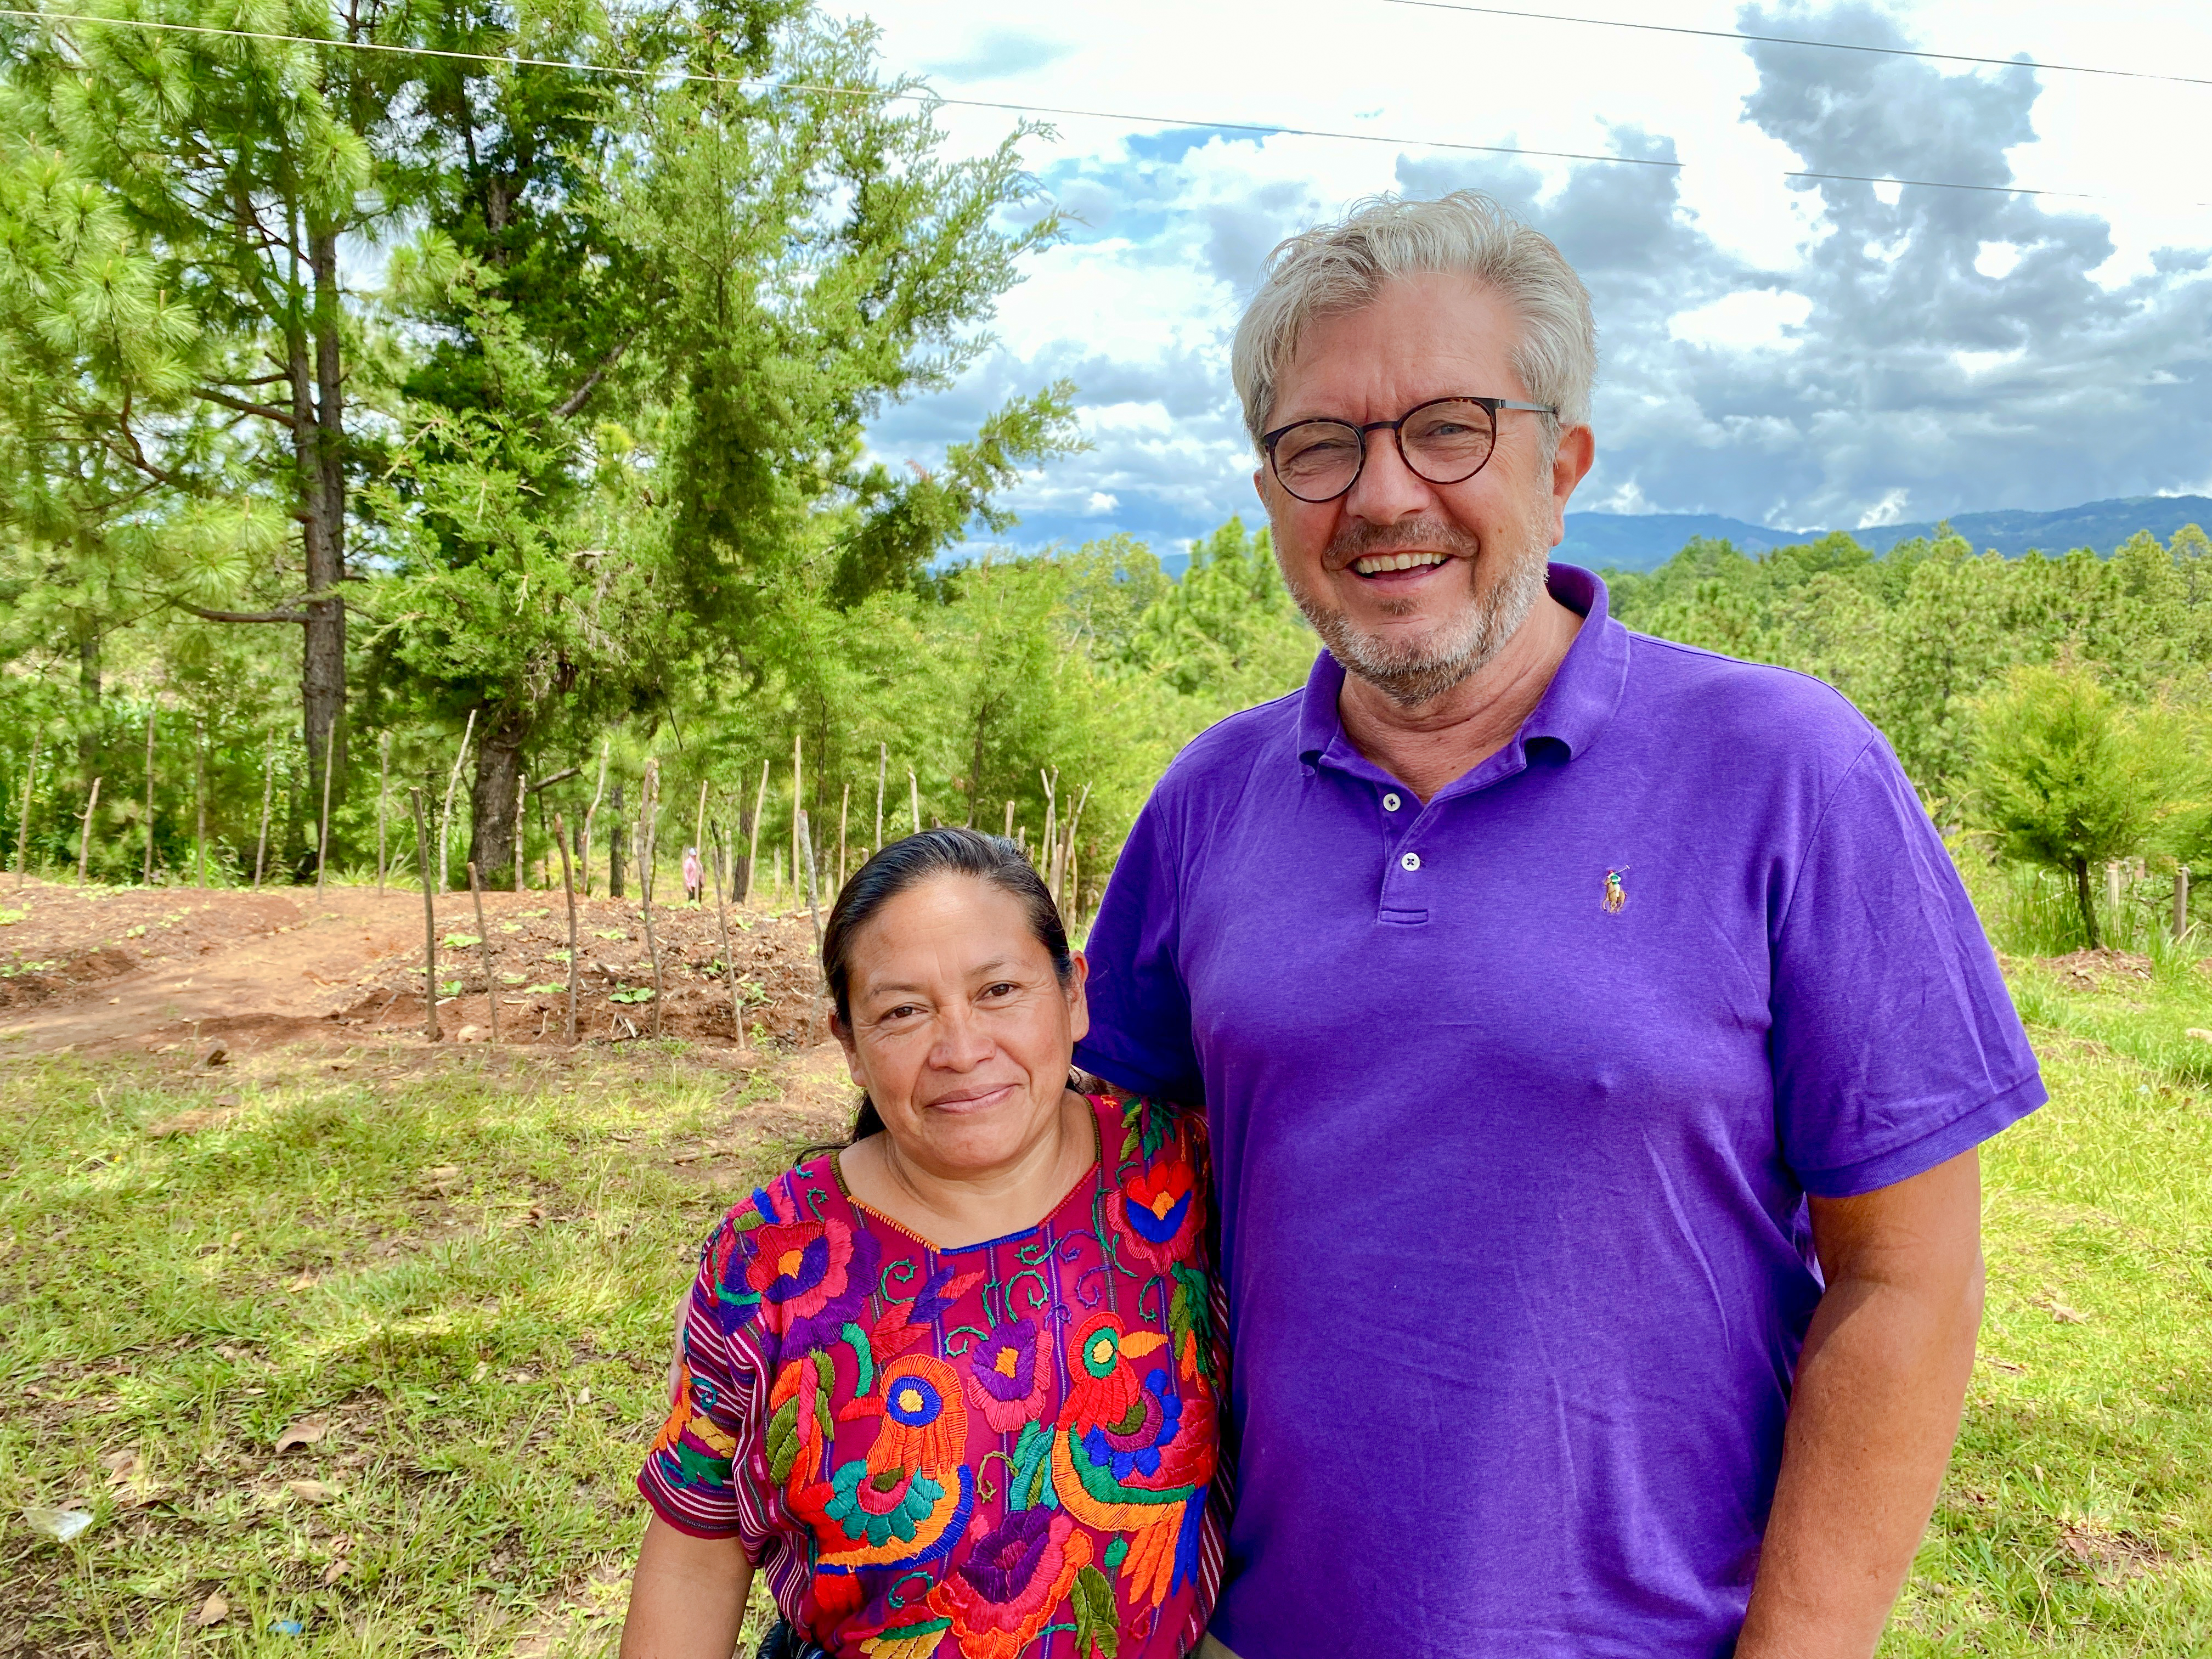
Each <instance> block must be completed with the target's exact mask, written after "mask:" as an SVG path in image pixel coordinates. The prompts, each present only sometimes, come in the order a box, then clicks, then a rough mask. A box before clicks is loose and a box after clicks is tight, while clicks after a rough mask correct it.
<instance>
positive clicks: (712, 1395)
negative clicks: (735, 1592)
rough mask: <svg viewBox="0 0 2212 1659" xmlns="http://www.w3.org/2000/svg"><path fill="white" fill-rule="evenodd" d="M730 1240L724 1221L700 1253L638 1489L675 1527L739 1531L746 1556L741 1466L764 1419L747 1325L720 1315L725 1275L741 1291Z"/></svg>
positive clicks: (750, 1519) (706, 1534)
mask: <svg viewBox="0 0 2212 1659" xmlns="http://www.w3.org/2000/svg"><path fill="white" fill-rule="evenodd" d="M732 1213H733V1214H735V1213H740V1212H732ZM737 1245H738V1232H737V1229H736V1227H735V1226H734V1225H733V1224H732V1221H731V1220H730V1219H729V1218H725V1219H724V1220H723V1222H722V1225H720V1227H718V1228H717V1229H715V1231H714V1237H711V1238H709V1239H708V1241H707V1248H706V1249H705V1250H704V1251H703V1252H702V1259H701V1261H700V1264H699V1276H698V1278H697V1279H695V1280H694V1281H693V1282H692V1286H691V1298H690V1303H689V1304H688V1305H687V1306H686V1308H685V1310H684V1331H683V1336H682V1339H681V1340H680V1342H679V1344H678V1351H677V1389H676V1398H675V1400H674V1401H673V1402H672V1403H671V1407H670V1410H669V1413H668V1420H667V1422H666V1423H665V1424H664V1425H662V1427H661V1431H660V1433H659V1437H657V1438H656V1439H655V1440H654V1441H653V1449H652V1451H651V1452H650V1453H648V1454H647V1457H646V1460H645V1467H644V1468H642V1469H641V1470H640V1471H639V1472H638V1477H637V1486H638V1490H639V1491H640V1492H642V1493H643V1494H644V1495H645V1498H646V1501H647V1503H649V1504H652V1505H653V1510H654V1511H655V1512H656V1513H657V1514H659V1516H660V1518H661V1519H662V1520H664V1521H665V1522H668V1524H669V1525H670V1526H671V1527H674V1528H676V1529H677V1530H678V1532H685V1533H689V1534H691V1535H692V1536H693V1537H695V1538H729V1537H741V1538H743V1539H744V1541H745V1544H746V1547H747V1550H748V1553H750V1551H751V1550H752V1549H753V1548H755V1547H757V1545H758V1543H759V1541H760V1539H761V1536H762V1532H763V1528H762V1519H761V1517H762V1516H763V1504H762V1503H761V1495H760V1494H759V1493H758V1492H757V1491H755V1490H754V1489H753V1488H752V1486H751V1484H750V1481H751V1474H750V1463H751V1462H752V1461H753V1459H752V1454H753V1452H754V1451H755V1449H757V1446H758V1444H759V1442H760V1439H761V1437H762V1435H763V1425H762V1424H761V1423H760V1422H758V1421H757V1417H758V1413H757V1409H756V1401H755V1395H756V1394H757V1381H758V1377H759V1366H758V1364H757V1358H756V1356H755V1354H754V1353H753V1352H752V1350H751V1347H750V1344H749V1343H748V1342H746V1341H744V1340H741V1337H742V1336H744V1335H746V1334H750V1330H751V1322H750V1319H749V1318H744V1317H742V1316H741V1317H740V1319H739V1321H738V1326H739V1328H738V1331H736V1332H733V1331H732V1329H731V1328H729V1325H728V1323H727V1322H726V1320H727V1314H726V1310H727V1309H728V1307H729V1306H730V1304H729V1300H728V1298H726V1297H724V1296H723V1294H722V1286H723V1285H724V1283H725V1281H726V1280H727V1281H728V1282H731V1283H733V1284H735V1285H737V1287H738V1289H739V1290H740V1291H743V1290H744V1289H746V1288H747V1287H746V1286H745V1285H744V1264H743V1261H742V1259H741V1256H740V1253H739V1252H738V1248H737ZM748 1300H749V1301H750V1298H749V1299H748Z"/></svg>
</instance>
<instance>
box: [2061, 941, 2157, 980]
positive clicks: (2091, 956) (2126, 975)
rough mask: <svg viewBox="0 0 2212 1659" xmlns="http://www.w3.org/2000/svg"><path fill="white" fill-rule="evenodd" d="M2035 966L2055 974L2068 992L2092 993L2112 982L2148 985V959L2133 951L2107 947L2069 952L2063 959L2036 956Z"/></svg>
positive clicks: (2149, 974) (2149, 965) (2149, 966)
mask: <svg viewBox="0 0 2212 1659" xmlns="http://www.w3.org/2000/svg"><path fill="white" fill-rule="evenodd" d="M2036 963H2037V965H2038V966H2039V967H2040V968H2042V969H2045V971H2047V972H2049V973H2051V974H2055V975H2057V977H2058V979H2059V981H2060V982H2061V983H2062V984H2063V985H2064V986H2065V987H2066V988H2067V989H2068V990H2069V991H2095V990H2099V989H2101V988H2102V987H2104V986H2106V985H2107V984H2109V983H2112V982H2114V981H2118V982H2119V983H2121V984H2136V985H2147V984H2148V983H2149V982H2150V976H2151V963H2150V958H2149V957H2147V956H2143V955H2142V954H2141V953H2140V952H2137V951H2115V950H2112V949H2111V948H2110V947H2105V948H2102V949H2099V950H2095V951H2069V952H2068V953H2067V954H2066V955H2064V956H2063V957H2037V958H2036Z"/></svg>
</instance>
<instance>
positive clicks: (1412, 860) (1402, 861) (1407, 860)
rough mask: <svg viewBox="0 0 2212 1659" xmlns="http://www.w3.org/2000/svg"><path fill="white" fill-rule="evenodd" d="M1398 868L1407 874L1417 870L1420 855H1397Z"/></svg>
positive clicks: (1419, 863) (1419, 864)
mask: <svg viewBox="0 0 2212 1659" xmlns="http://www.w3.org/2000/svg"><path fill="white" fill-rule="evenodd" d="M1398 867H1399V868H1400V869H1401V870H1405V871H1409V872H1410V871H1414V870H1418V869H1419V868H1420V867H1421V855H1420V854H1419V853H1401V854H1399V855H1398Z"/></svg>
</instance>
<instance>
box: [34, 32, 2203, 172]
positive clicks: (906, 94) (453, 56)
mask: <svg viewBox="0 0 2212 1659" xmlns="http://www.w3.org/2000/svg"><path fill="white" fill-rule="evenodd" d="M1386 3H1389V4H1392V5H1413V6H1426V7H1429V8H1431V9H1437V10H1443V11H1467V12H1479V13H1482V14H1485V15H1492V16H1501V17H1527V18H1536V19H1540V20H1542V21H1557V22H1565V23H1589V24H1594V25H1598V26H1601V27H1619V28H1633V29H1648V30H1653V31H1656V32H1659V33H1674V34H1697V35H1705V36H1708V37H1711V38H1714V39H1719V40H1784V37H1782V36H1767V35H1750V34H1741V33H1733V32H1728V31H1722V30H1716V29H1690V28H1676V27H1671V26H1668V25H1662V24H1656V23H1650V24H1647V23H1618V24H1616V23H1612V22H1609V21H1607V20H1606V19H1603V18H1594V17H1566V16H1554V15H1553V14H1550V13H1547V12H1520V11H1505V10H1503V9H1498V8H1496V7H1486V6H1462V5H1456V4H1446V3H1444V0H1386ZM0 17H21V18H27V19H29V20H31V21H37V22H49V23H52V22H61V23H91V24H94V25H96V26H102V27H112V28H135V29H143V30H148V31H154V32H159V33H173V34H201V35H213V36H218V37H221V38H222V39H226V40H266V41H270V42H272V43H275V44H277V45H281V46H325V47H335V48H339V49H342V50H345V51H349V52H382V53H389V54H393V55H396V56H400V57H411V58H441V59H447V60H451V61H456V62H461V63H471V64H492V65H496V66H499V67H502V68H507V69H556V70H571V71H574V73H577V74H580V75H610V76H619V77H621V78H623V79H627V80H637V81H648V82H650V81H677V82H702V83H705V84H708V85H714V86H727V87H738V88H755V89H759V90H764V91H782V92H803V93H816V94H823V95H825V96H830V97H843V98H881V99H884V100H886V101H893V102H906V103H917V104H921V105H924V106H928V107H939V106H942V107H950V108H955V109H985V110H999V111H1003V112H1007V113H1010V114H1015V115H1059V116H1071V117H1074V118H1079V119H1084V120H1097V121H1122V122H1127V123H1129V124H1131V125H1139V126H1164V127H1182V128H1196V129H1202V130H1205V131H1219V132H1250V133H1257V134H1260V135H1261V136H1263V137H1285V138H1326V139H1334V140H1338V141H1341V142H1346V143H1363V144H1394V145H1397V146H1399V147H1401V148H1410V149H1445V150H1453V151H1457V152H1460V153H1462V154H1468V155H1528V156H1535V157H1539V158H1541V159H1545V160H1549V161H1599V162H1605V163H1608V164H1611V165H1614V166H1620V167H1660V168H1665V169H1668V170H1669V171H1675V172H1679V171H1680V170H1681V169H1682V168H1683V167H1684V166H1685V165H1686V163H1683V162H1681V161H1662V160H1661V159H1659V158H1657V157H1655V156H1646V155H1612V154H1609V153H1607V152H1604V151H1590V150H1571V149H1530V148H1528V147H1525V146H1522V145H1517V144H1469V143H1456V142H1454V141H1452V140H1450V139H1443V138H1404V137H1392V136H1390V135H1389V134H1386V133H1376V132H1342V131H1331V130H1328V129H1325V128H1318V127H1283V126H1269V125H1261V124H1260V123H1257V122H1251V121H1219V120H1213V119H1210V118H1205V117H1194V116H1170V115H1159V114H1139V113H1136V112H1132V111H1127V110H1104V109H1078V108H1074V107H1072V106H1064V105H1055V104H1029V103H1014V102H1011V101H1001V100H992V99H982V98H950V97H946V96H945V95H944V94H940V93H937V92H934V91H927V90H921V91H902V90H898V89H896V88H882V87H841V86H834V85H829V84H826V83H823V82H807V81H778V80H775V79H774V78H772V77H769V76H730V75H708V74H703V73H701V72H700V71H698V70H643V69H630V68H627V67H624V66H623V65H620V64H589V63H582V62H579V61H576V60H574V59H571V58H524V57H520V56H517V57H505V56H502V55H501V54H498V53H495V52H457V51H454V50H453V49H451V48H449V47H443V46H393V45H391V44H389V43H387V42H385V41H381V40H332V39H330V38H328V37H326V36H320V35H312V34H281V33H273V32H270V31H267V30H261V29H229V28H216V27H211V26H210V25H207V24H201V23H165V22H160V21H155V20H152V19H149V18H137V17H95V16H92V15H88V14H86V13H82V12H55V11H33V10H29V9H22V8H19V7H10V6H0ZM1786 44H1790V45H1793V46H1835V47H1837V49H1838V50H1840V51H1848V52H1883V53H1887V54H1890V55H1893V56H1899V57H1910V58H1928V57H1944V56H1946V54H1942V53H1935V52H1906V51H1905V50H1904V49H1903V48H1901V47H1889V46H1846V45H1844V44H1843V43H1840V42H1835V41H1822V40H1788V41H1787V42H1786ZM1950 61H1954V62H1961V63H1991V64H2006V63H2011V62H2013V61H2014V60H2012V59H2008V58H1951V59H1950ZM2021 66H2022V67H2039V68H2066V67H2069V66H2068V65H2063V64H2057V65H2052V64H2039V65H2033V66H2031V65H2025V64H2023V65H2021ZM2080 72H2081V73H2083V74H2095V75H2131V74H2134V73H2136V71H2133V70H2081V71H2080ZM2145 78H2150V79H2160V80H2177V81H2178V80H2184V79H2185V77H2183V76H2148V77H2145ZM2191 84H2202V85H2212V82H2191ZM1780 176H1781V177H1783V178H1785V179H1831V180H1836V181H1840V182H1844V183H1851V184H1867V185H1898V186H1900V187H1901V186H1905V185H1911V186H1913V187H1916V188H1918V189H1922V190H1966V191H1980V192H1983V193H1986V194H1990V195H1997V196H2028V197H2055V198H2063V199H2066V200H2070V201H2080V202H2094V201H2103V200H2107V199H2110V198H2108V197H2104V196H2100V195H2096V194H2093V193H2091V192H2088V191H2063V190H2034V189H2030V188H2028V187H2027V186H2025V185H1984V184H1966V183H1961V182H1960V181H1958V180H1956V179H1899V178H1896V177H1893V176H1890V175H1887V174H1871V173H1814V172H1803V171H1800V172H1788V173H1783V174H1781V175H1780ZM2191 206H2194V207H2206V206H2212V203H2204V202H2195V203H2191Z"/></svg>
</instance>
